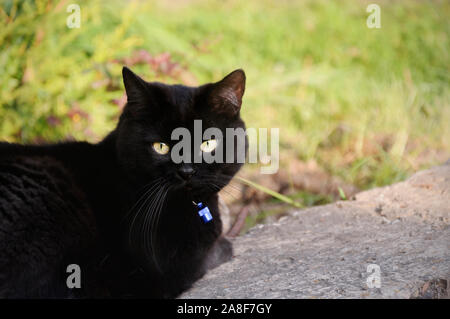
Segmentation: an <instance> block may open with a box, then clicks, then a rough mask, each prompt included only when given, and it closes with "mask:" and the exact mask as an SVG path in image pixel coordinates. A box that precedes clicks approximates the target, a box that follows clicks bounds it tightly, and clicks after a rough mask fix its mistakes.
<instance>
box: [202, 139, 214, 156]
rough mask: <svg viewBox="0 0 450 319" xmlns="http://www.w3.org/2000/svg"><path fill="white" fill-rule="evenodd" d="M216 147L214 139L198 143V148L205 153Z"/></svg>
mask: <svg viewBox="0 0 450 319" xmlns="http://www.w3.org/2000/svg"><path fill="white" fill-rule="evenodd" d="M216 147H217V141H216V140H207V141H204V142H203V143H202V145H200V149H201V150H202V151H203V152H205V153H210V152H212V151H214V150H215V149H216Z"/></svg>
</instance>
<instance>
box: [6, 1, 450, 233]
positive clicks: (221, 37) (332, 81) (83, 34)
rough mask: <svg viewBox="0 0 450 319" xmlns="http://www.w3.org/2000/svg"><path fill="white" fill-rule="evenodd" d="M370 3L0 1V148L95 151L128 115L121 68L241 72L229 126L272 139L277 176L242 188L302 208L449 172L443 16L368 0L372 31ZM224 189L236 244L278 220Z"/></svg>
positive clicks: (271, 209)
mask: <svg viewBox="0 0 450 319" xmlns="http://www.w3.org/2000/svg"><path fill="white" fill-rule="evenodd" d="M373 2H374V1H361V0H348V1H320V0H319V1H318V0H310V1H308V0H304V1H294V0H281V1H267V0H247V1H197V0H170V1H169V0H166V1H124V0H123V1H118V0H110V1H73V0H71V1H50V0H45V1H44V0H36V1H23V0H22V1H18V0H6V1H5V0H2V1H1V3H2V4H1V9H0V24H1V28H0V71H1V72H0V140H6V141H9V142H21V143H42V142H44V141H59V140H73V139H76V140H88V141H90V142H98V141H100V140H101V139H102V137H103V136H105V135H106V134H107V133H108V132H109V131H110V130H112V129H114V127H115V124H116V122H117V119H118V116H119V114H120V112H121V109H122V107H123V105H124V103H125V100H126V98H125V96H124V89H123V84H122V79H121V69H122V66H123V65H127V66H129V67H131V68H132V69H133V71H135V72H136V73H138V74H140V75H141V76H143V78H145V79H146V80H149V81H150V80H151V81H164V82H168V83H184V84H187V85H197V84H202V83H204V82H209V81H217V80H219V79H221V78H222V77H223V76H225V75H226V74H228V73H229V72H231V71H232V70H234V69H236V68H243V69H244V70H245V72H246V74H247V89H246V93H245V98H244V104H243V108H242V116H243V118H244V119H245V121H246V123H247V126H249V127H255V128H258V127H267V128H270V127H279V128H280V156H281V163H280V170H279V172H278V173H277V174H275V175H260V174H259V170H258V169H257V166H251V165H247V166H246V167H245V168H244V170H243V171H241V173H240V176H242V177H245V178H247V179H249V180H252V181H254V182H256V183H257V184H258V185H260V186H264V187H267V188H269V189H271V190H273V191H276V192H277V193H279V194H283V195H285V196H287V197H288V198H289V199H291V200H295V201H296V202H297V203H299V204H300V205H302V206H311V205H318V204H324V203H328V202H331V201H334V200H336V199H351V196H352V195H353V194H354V193H355V192H357V191H358V190H362V189H367V188H372V187H376V186H382V185H387V184H391V183H394V182H397V181H401V180H403V179H405V178H407V177H408V176H409V175H411V174H412V173H413V172H415V171H417V170H419V169H422V168H426V167H429V166H432V165H434V164H437V163H441V162H444V161H445V160H446V159H448V158H449V157H450V125H449V123H450V86H449V82H450V75H449V74H450V72H449V71H450V70H449V69H450V58H449V49H450V40H449V39H450V22H449V18H450V2H449V1H444V0H443V1H410V0H408V1H406V0H405V1H376V3H377V4H378V5H379V6H380V8H381V28H380V29H370V28H368V27H367V25H366V20H367V17H368V16H369V14H370V13H367V12H366V8H367V6H368V5H369V4H370V3H373ZM72 3H77V4H78V5H79V6H80V8H81V25H80V28H73V29H70V28H68V27H67V25H66V20H67V18H68V17H69V16H70V14H71V13H70V12H67V7H68V6H69V5H70V4H72ZM233 184H234V185H233ZM233 184H232V185H231V186H230V187H229V188H228V189H227V190H225V191H224V195H223V196H224V198H225V200H226V202H227V203H228V204H229V207H230V210H231V215H232V216H235V215H237V214H239V213H240V212H242V207H247V208H248V209H247V211H248V212H246V214H247V215H248V216H247V217H246V224H245V227H244V229H243V230H242V231H245V229H246V228H248V227H250V226H251V225H253V224H255V223H258V222H263V221H267V220H270V219H274V218H278V217H280V215H282V214H283V212H284V211H286V209H287V205H288V204H285V203H284V202H283V201H280V200H279V199H276V198H273V197H272V196H269V195H267V193H265V192H261V191H259V190H257V188H254V187H251V188H248V187H244V186H243V184H242V183H240V182H233Z"/></svg>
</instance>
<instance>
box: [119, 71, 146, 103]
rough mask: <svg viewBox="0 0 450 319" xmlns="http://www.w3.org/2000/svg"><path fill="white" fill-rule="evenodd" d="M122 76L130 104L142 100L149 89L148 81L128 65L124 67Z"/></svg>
mask: <svg viewBox="0 0 450 319" xmlns="http://www.w3.org/2000/svg"><path fill="white" fill-rule="evenodd" d="M122 76H123V84H124V85H125V92H126V93H127V102H128V103H129V104H133V103H138V102H142V100H143V99H144V97H145V92H146V91H147V87H146V82H145V81H144V80H143V79H141V78H140V77H139V76H137V75H136V74H134V72H133V71H131V70H130V69H129V68H127V67H126V66H124V67H123V68H122Z"/></svg>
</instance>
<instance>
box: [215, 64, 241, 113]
mask: <svg viewBox="0 0 450 319" xmlns="http://www.w3.org/2000/svg"><path fill="white" fill-rule="evenodd" d="M244 91H245V73H244V71H243V70H241V69H238V70H235V71H233V72H231V73H230V74H228V75H227V76H226V77H224V78H223V79H222V80H221V81H219V82H216V83H214V84H213V86H212V91H211V93H210V102H211V104H212V107H213V109H214V110H215V111H216V112H217V113H219V114H227V115H231V116H234V115H236V114H237V113H239V111H240V110H241V105H242V97H243V95H244Z"/></svg>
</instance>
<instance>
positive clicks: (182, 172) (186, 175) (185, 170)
mask: <svg viewBox="0 0 450 319" xmlns="http://www.w3.org/2000/svg"><path fill="white" fill-rule="evenodd" d="M194 174H195V169H194V168H193V167H192V166H190V165H189V166H188V165H183V166H181V167H180V168H179V169H178V175H179V176H180V177H181V178H182V179H184V180H186V181H187V180H189V179H190V178H191V177H192V175H194Z"/></svg>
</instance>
